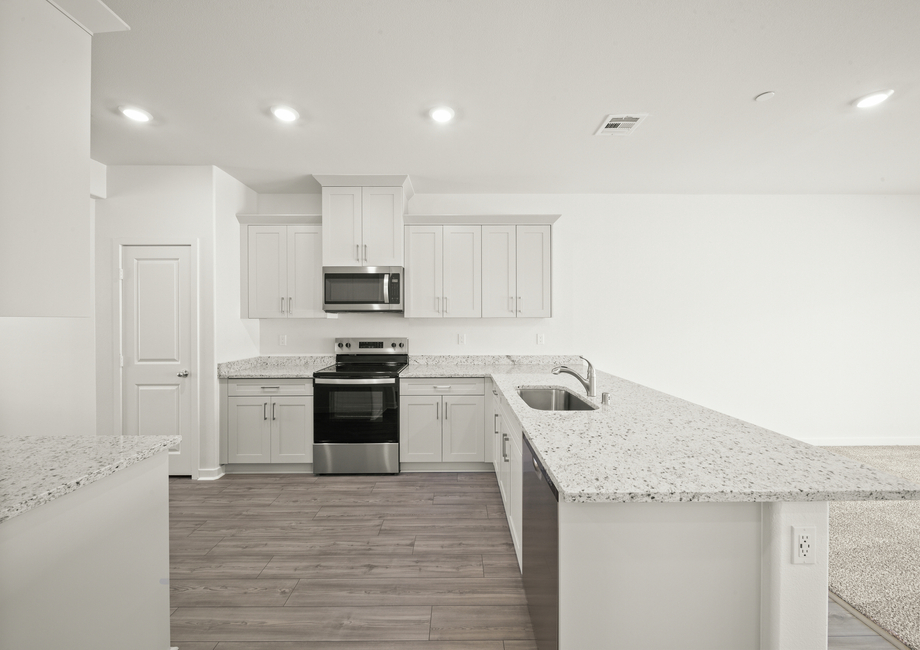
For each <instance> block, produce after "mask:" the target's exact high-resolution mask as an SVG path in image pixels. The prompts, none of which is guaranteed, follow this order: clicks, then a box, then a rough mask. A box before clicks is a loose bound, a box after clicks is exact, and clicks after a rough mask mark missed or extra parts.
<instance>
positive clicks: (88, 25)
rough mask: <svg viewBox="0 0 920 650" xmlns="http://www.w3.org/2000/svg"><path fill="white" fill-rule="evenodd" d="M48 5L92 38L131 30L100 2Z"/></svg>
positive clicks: (61, 0) (55, 0)
mask: <svg viewBox="0 0 920 650" xmlns="http://www.w3.org/2000/svg"><path fill="white" fill-rule="evenodd" d="M48 3H49V4H51V5H53V6H54V7H55V8H57V10H58V11H60V12H61V13H62V14H64V15H65V16H67V17H68V18H70V19H71V20H72V21H73V22H75V23H76V24H77V25H79V26H80V28H81V29H83V31H85V32H86V33H88V34H89V35H90V36H92V35H93V34H102V33H104V32H123V31H127V30H129V29H131V28H130V27H128V23H126V22H125V21H123V20H122V19H121V18H120V17H119V16H118V15H117V14H116V13H115V12H114V11H112V10H111V9H110V8H109V7H108V6H106V5H105V3H103V2H100V0H48Z"/></svg>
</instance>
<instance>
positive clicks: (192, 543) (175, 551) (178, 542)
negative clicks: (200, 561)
mask: <svg viewBox="0 0 920 650" xmlns="http://www.w3.org/2000/svg"><path fill="white" fill-rule="evenodd" d="M222 539H223V537H222V536H215V537H212V536H204V535H202V536H201V537H182V538H180V539H170V540H169V555H170V557H179V556H184V555H207V553H208V552H209V551H210V550H211V549H213V548H214V547H215V546H217V544H218V543H219V542H220V540H222Z"/></svg>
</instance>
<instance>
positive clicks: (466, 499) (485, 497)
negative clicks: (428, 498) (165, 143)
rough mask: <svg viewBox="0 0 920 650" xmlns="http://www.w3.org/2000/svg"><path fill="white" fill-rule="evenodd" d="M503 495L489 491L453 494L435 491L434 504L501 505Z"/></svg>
mask: <svg viewBox="0 0 920 650" xmlns="http://www.w3.org/2000/svg"><path fill="white" fill-rule="evenodd" d="M501 503H502V497H501V495H500V494H490V493H487V492H456V493H453V494H440V493H438V492H435V494H434V505H436V506H450V505H479V504H483V505H486V506H500V505H501ZM486 512H487V513H488V509H486Z"/></svg>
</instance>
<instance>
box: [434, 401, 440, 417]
mask: <svg viewBox="0 0 920 650" xmlns="http://www.w3.org/2000/svg"><path fill="white" fill-rule="evenodd" d="M434 419H435V420H440V419H441V402H435V405H434Z"/></svg>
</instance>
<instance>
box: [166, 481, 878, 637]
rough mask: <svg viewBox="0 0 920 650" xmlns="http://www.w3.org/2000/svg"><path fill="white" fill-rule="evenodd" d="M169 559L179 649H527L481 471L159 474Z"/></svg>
mask: <svg viewBox="0 0 920 650" xmlns="http://www.w3.org/2000/svg"><path fill="white" fill-rule="evenodd" d="M170 563H171V576H170V593H171V595H170V605H171V607H172V616H171V627H172V645H173V646H178V647H179V649H180V650H307V649H309V650H535V649H536V646H535V645H534V643H533V640H532V639H533V632H532V629H531V626H530V618H529V616H528V614H527V603H526V600H525V599H524V590H523V586H522V584H521V576H520V572H519V571H518V566H517V559H516V558H515V555H514V547H513V546H512V543H511V535H510V533H509V531H508V524H507V522H506V520H505V512H504V509H503V508H502V503H501V496H500V494H499V491H498V484H497V482H496V480H495V476H494V475H492V474H487V473H481V474H477V473H461V474H457V473H445V474H428V473H426V474H409V473H405V474H399V475H398V476H322V477H315V476H313V475H304V474H280V475H264V474H263V475H238V474H237V475H229V476H225V477H224V478H222V479H220V480H218V481H191V480H189V479H185V478H174V479H170ZM828 629H829V632H828V648H829V650H843V649H847V650H891V649H892V647H893V646H891V645H890V644H889V643H888V642H887V641H885V640H884V639H883V638H882V637H880V636H878V635H876V634H875V633H874V632H873V631H872V630H871V629H870V628H868V627H866V626H865V625H863V624H862V623H861V622H860V621H859V620H857V619H856V618H854V617H852V616H851V615H850V614H849V613H848V612H847V611H846V610H844V609H843V608H841V607H840V606H839V605H837V604H836V603H833V602H831V603H830V605H829V616H828Z"/></svg>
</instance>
